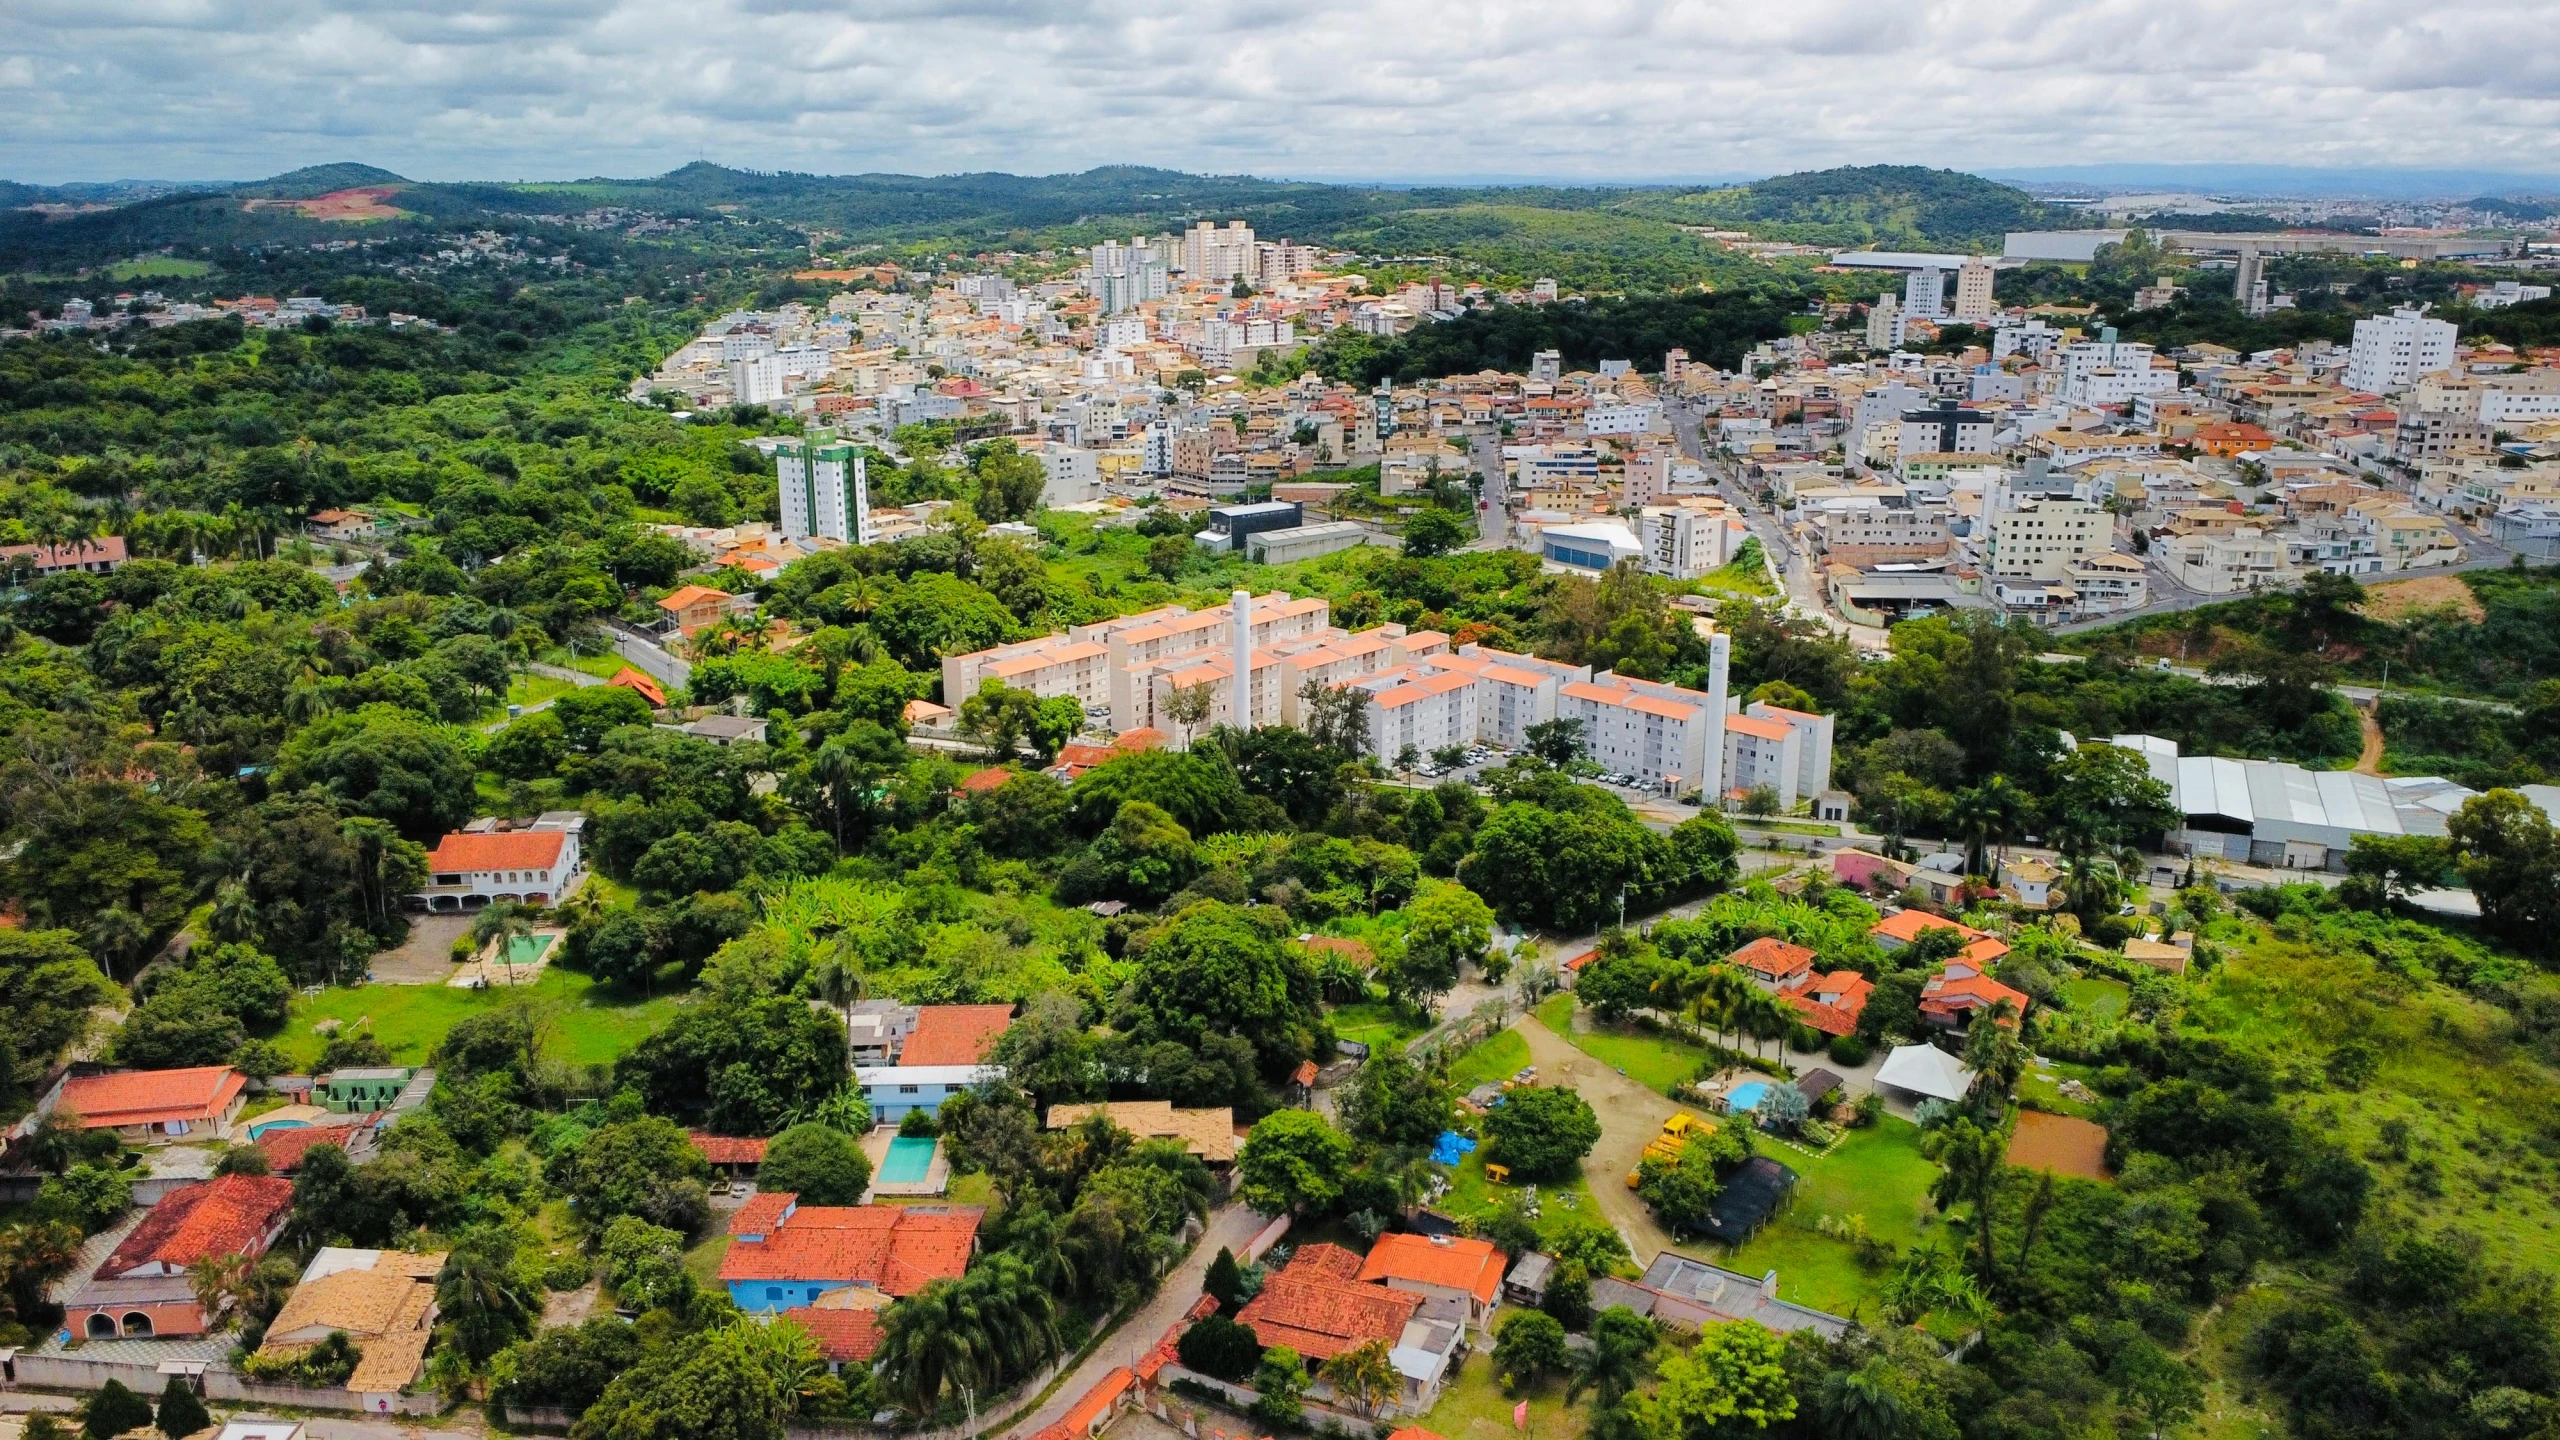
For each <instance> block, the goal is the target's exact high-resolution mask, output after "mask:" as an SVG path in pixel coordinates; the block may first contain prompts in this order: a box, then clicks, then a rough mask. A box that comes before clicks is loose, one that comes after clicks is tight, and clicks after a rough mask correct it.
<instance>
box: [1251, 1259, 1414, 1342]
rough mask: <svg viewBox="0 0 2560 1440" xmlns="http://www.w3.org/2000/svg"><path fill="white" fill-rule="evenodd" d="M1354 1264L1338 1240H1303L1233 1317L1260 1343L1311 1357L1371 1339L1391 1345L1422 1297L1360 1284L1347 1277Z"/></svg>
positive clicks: (1357, 1263)
mask: <svg viewBox="0 0 2560 1440" xmlns="http://www.w3.org/2000/svg"><path fill="white" fill-rule="evenodd" d="M1359 1267H1360V1257H1359V1256H1357V1255H1354V1254H1352V1253H1351V1252H1350V1251H1348V1250H1345V1249H1343V1248H1341V1247H1340V1246H1338V1245H1325V1244H1315V1245H1310V1246H1307V1247H1306V1248H1305V1249H1303V1250H1300V1251H1299V1252H1298V1253H1297V1255H1296V1256H1295V1257H1294V1258H1292V1259H1291V1260H1290V1261H1289V1263H1288V1265H1286V1266H1285V1267H1283V1268H1282V1269H1281V1270H1280V1271H1278V1272H1277V1273H1275V1274H1274V1275H1272V1276H1271V1277H1270V1278H1269V1279H1267V1280H1265V1281H1264V1282H1263V1285H1262V1293H1261V1294H1259V1295H1256V1296H1254V1297H1253V1299H1252V1300H1251V1301H1249V1302H1248V1303H1247V1304H1246V1305H1245V1307H1244V1309H1243V1310H1242V1311H1240V1312H1238V1313H1237V1315H1236V1320H1237V1321H1238V1322H1239V1323H1240V1324H1242V1325H1244V1326H1245V1327H1246V1328H1248V1329H1250V1330H1252V1331H1253V1334H1254V1338H1255V1339H1257V1340H1260V1341H1261V1342H1262V1344H1263V1348H1265V1349H1269V1348H1270V1347H1271V1346H1274V1345H1286V1346H1288V1347H1289V1348H1290V1349H1292V1350H1295V1351H1297V1352H1298V1354H1299V1355H1300V1356H1301V1357H1303V1358H1306V1359H1310V1360H1330V1359H1332V1358H1333V1357H1334V1356H1336V1355H1339V1354H1341V1353H1342V1352H1343V1351H1345V1350H1356V1349H1358V1348H1359V1347H1361V1346H1363V1345H1366V1344H1368V1343H1369V1342H1370V1341H1372V1340H1383V1341H1385V1342H1386V1343H1388V1344H1389V1345H1393V1344H1395V1343H1396V1341H1397V1340H1399V1339H1401V1338H1403V1335H1404V1327H1405V1322H1406V1321H1408V1320H1411V1319H1412V1318H1413V1312H1414V1311H1416V1310H1419V1309H1421V1308H1422V1297H1421V1296H1420V1295H1417V1294H1415V1293H1414V1292H1412V1291H1410V1290H1389V1289H1387V1288H1386V1287H1384V1286H1381V1285H1363V1284H1361V1283H1360V1282H1359V1281H1357V1280H1355V1279H1353V1278H1352V1277H1353V1276H1354V1275H1356V1274H1357V1273H1358V1271H1359Z"/></svg>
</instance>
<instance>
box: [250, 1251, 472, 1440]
mask: <svg viewBox="0 0 2560 1440" xmlns="http://www.w3.org/2000/svg"><path fill="white" fill-rule="evenodd" d="M444 1261H445V1255H444V1252H443V1251H435V1252H431V1253H426V1254H411V1253H409V1252H407V1251H403V1250H356V1249H347V1248H344V1247H340V1246H334V1245H328V1246H322V1247H321V1249H320V1251H319V1253H318V1254H316V1255H314V1256H312V1257H311V1263H310V1264H309V1265H306V1266H304V1267H303V1270H302V1283H301V1284H299V1285H297V1286H295V1287H294V1291H293V1294H291V1295H290V1296H288V1297H286V1299H285V1302H284V1308H283V1309H282V1310H279V1311H277V1312H276V1318H275V1320H274V1321H273V1322H272V1323H270V1324H269V1325H268V1326H267V1335H266V1339H264V1340H263V1341H261V1342H260V1343H259V1345H258V1353H259V1354H260V1355H262V1356H267V1357H270V1358H281V1357H285V1356H291V1355H295V1354H299V1353H300V1352H302V1351H304V1350H308V1349H310V1348H311V1347H312V1346H314V1345H317V1344H319V1343H320V1342H321V1341H323V1340H326V1339H328V1338H329V1336H330V1335H332V1334H343V1335H345V1336H346V1337H347V1338H348V1339H349V1340H352V1341H354V1342H355V1344H356V1348H357V1349H359V1350H361V1351H362V1352H363V1356H362V1358H361V1359H359V1360H358V1361H357V1362H356V1368H355V1371H354V1373H352V1374H350V1375H349V1376H347V1379H346V1386H345V1388H346V1389H348V1390H350V1391H352V1392H354V1393H355V1395H356V1397H357V1399H358V1400H359V1402H360V1403H361V1405H362V1407H363V1409H364V1410H365V1411H366V1412H367V1413H371V1414H382V1413H387V1412H388V1411H389V1410H390V1409H391V1408H392V1406H393V1405H395V1404H397V1403H398V1401H399V1397H400V1395H401V1394H402V1393H403V1392H404V1391H406V1390H408V1389H410V1388H411V1387H413V1386H415V1385H416V1384H417V1383H418V1375H419V1372H420V1371H421V1370H422V1369H423V1368H424V1367H425V1365H426V1359H427V1343H428V1341H429V1339H430V1338H432V1337H433V1335H434V1333H435V1323H436V1275H437V1273H438V1272H439V1271H441V1270H443V1269H444Z"/></svg>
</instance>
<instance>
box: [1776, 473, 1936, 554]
mask: <svg viewBox="0 0 2560 1440" xmlns="http://www.w3.org/2000/svg"><path fill="white" fill-rule="evenodd" d="M1798 512H1799V514H1800V516H1801V518H1802V519H1803V520H1804V521H1805V522H1806V523H1808V524H1810V525H1812V526H1813V531H1814V534H1815V536H1816V537H1817V538H1819V539H1820V540H1821V542H1822V548H1823V549H1825V550H1841V549H1880V550H1907V551H1910V552H1912V557H1913V558H1917V557H1918V556H1920V555H1924V554H1926V555H1943V554H1945V553H1946V551H1947V547H1948V546H1949V545H1951V544H1953V543H1954V537H1953V536H1952V535H1950V534H1949V533H1948V531H1947V517H1946V512H1945V511H1943V510H1941V509H1939V508H1937V507H1934V506H1931V507H1922V506H1919V505H1915V504H1913V503H1912V502H1911V497H1910V496H1909V495H1908V494H1907V493H1905V492H1904V491H1903V490H1902V489H1901V488H1900V487H1895V488H1894V489H1892V490H1891V491H1881V490H1873V489H1872V488H1871V487H1870V493H1858V492H1857V491H1847V492H1841V493H1828V494H1821V495H1801V496H1800V503H1799V506H1798Z"/></svg>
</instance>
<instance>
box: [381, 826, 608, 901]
mask: <svg viewBox="0 0 2560 1440" xmlns="http://www.w3.org/2000/svg"><path fill="white" fill-rule="evenodd" d="M555 825H556V828H555ZM581 829H583V823H582V822H581V821H560V822H554V823H551V824H547V823H546V822H545V821H536V822H535V823H534V827H533V828H532V829H530V830H507V831H499V830H479V831H472V830H466V831H461V832H457V833H455V834H451V835H447V836H445V837H444V839H442V840H441V841H438V842H437V844H436V848H435V850H434V851H433V852H431V853H430V854H429V855H428V856H427V883H426V885H425V887H424V888H422V889H420V890H418V891H416V892H414V893H412V894H411V895H410V896H409V907H410V908H411V909H413V910H436V911H458V910H480V909H484V908H486V907H487V906H489V905H490V904H491V903H492V902H497V901H505V902H509V903H516V904H525V905H535V906H549V905H556V904H558V903H560V901H561V900H562V899H564V898H566V897H567V895H568V894H569V892H570V891H572V890H574V889H576V888H577V886H578V882H579V881H580V880H581V879H583V878H584V876H585V871H584V869H583V867H582V865H581V863H580V859H579V854H578V839H579V832H580V831H581Z"/></svg>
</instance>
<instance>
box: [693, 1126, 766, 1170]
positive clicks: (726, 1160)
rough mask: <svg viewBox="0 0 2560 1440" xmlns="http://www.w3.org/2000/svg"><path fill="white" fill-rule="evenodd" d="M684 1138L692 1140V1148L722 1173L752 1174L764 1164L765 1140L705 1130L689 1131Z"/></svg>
mask: <svg viewBox="0 0 2560 1440" xmlns="http://www.w3.org/2000/svg"><path fill="white" fill-rule="evenodd" d="M686 1138H688V1139H690V1140H692V1141H693V1148H694V1149H696V1150H699V1151H701V1152H702V1158H703V1159H705V1160H708V1161H710V1162H711V1164H712V1167H713V1168H714V1169H717V1170H718V1171H719V1172H720V1173H721V1174H723V1175H753V1174H754V1173H756V1167H758V1166H760V1165H762V1164H764V1147H765V1145H766V1143H767V1142H765V1141H763V1140H752V1139H747V1138H745V1137H742V1136H737V1135H714V1134H712V1133H711V1132H709V1131H707V1130H695V1131H691V1132H689V1133H688V1135H687V1137H686Z"/></svg>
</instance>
